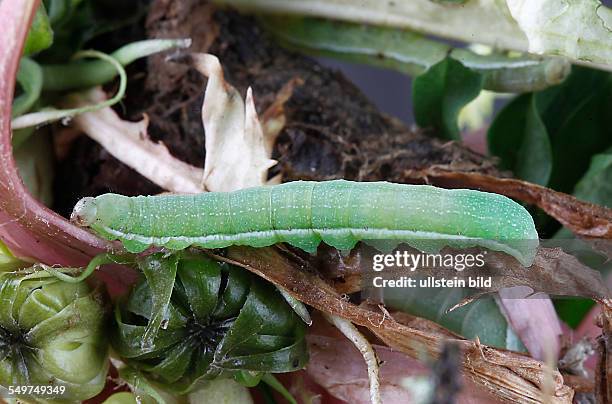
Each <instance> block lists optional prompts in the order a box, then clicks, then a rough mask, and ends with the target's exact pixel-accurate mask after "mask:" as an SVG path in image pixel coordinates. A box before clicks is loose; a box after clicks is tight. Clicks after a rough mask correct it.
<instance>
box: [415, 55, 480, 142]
mask: <svg viewBox="0 0 612 404" xmlns="http://www.w3.org/2000/svg"><path fill="white" fill-rule="evenodd" d="M482 84H483V79H482V76H481V75H480V74H478V73H476V72H474V71H472V70H470V69H468V68H466V67H464V66H463V65H462V64H461V63H460V62H458V61H457V60H455V59H452V58H446V59H444V60H443V61H441V62H439V63H437V64H435V65H433V66H432V67H430V68H429V69H428V70H427V71H426V72H425V73H423V74H421V75H420V76H418V77H416V78H415V79H414V81H413V84H412V100H413V104H414V116H415V119H416V122H417V124H418V125H419V126H421V127H423V128H427V127H430V128H433V129H434V130H435V134H436V136H438V137H440V138H443V139H452V140H460V139H461V134H460V131H459V125H458V123H457V118H458V116H459V112H460V111H461V109H462V108H463V107H464V106H465V105H466V104H467V103H469V102H470V101H472V100H473V99H474V98H476V97H477V96H478V94H479V93H480V90H481V89H482Z"/></svg>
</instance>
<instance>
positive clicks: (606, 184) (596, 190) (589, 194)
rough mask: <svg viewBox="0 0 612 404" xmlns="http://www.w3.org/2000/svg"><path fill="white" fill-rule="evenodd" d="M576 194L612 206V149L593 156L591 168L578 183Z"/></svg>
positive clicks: (590, 200)
mask: <svg viewBox="0 0 612 404" xmlns="http://www.w3.org/2000/svg"><path fill="white" fill-rule="evenodd" d="M574 196H576V197H577V198H580V199H582V200H585V201H589V202H592V203H596V204H598V205H602V206H607V207H609V208H612V149H608V150H607V151H606V152H605V153H602V154H597V155H595V156H593V158H592V160H591V166H590V167H589V170H588V171H587V173H586V174H585V175H584V177H582V179H581V180H580V181H579V182H578V184H576V188H575V189H574Z"/></svg>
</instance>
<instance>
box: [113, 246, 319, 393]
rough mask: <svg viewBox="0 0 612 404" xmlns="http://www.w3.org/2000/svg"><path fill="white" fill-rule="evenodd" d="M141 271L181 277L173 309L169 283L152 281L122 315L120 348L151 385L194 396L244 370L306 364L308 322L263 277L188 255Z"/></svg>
mask: <svg viewBox="0 0 612 404" xmlns="http://www.w3.org/2000/svg"><path fill="white" fill-rule="evenodd" d="M139 266H140V267H141V269H142V270H143V272H144V273H145V275H147V273H149V274H151V275H153V273H154V271H155V269H160V268H164V267H165V269H164V271H163V273H172V272H173V271H175V273H176V279H175V282H174V287H173V290H172V294H171V298H170V301H169V304H168V305H166V306H163V305H162V306H160V305H159V302H160V301H163V300H165V297H164V296H160V295H161V294H162V293H160V292H159V291H160V289H163V288H159V287H158V286H159V283H164V282H165V280H161V279H160V277H159V276H151V275H147V278H148V280H143V281H141V282H140V283H139V284H138V285H137V286H136V287H135V288H134V290H133V291H132V293H131V295H130V296H129V298H128V300H127V302H125V304H122V305H118V306H117V307H116V310H115V317H116V323H117V327H116V330H115V333H114V335H113V338H112V344H113V347H114V349H115V350H116V351H117V352H118V354H119V355H120V356H121V357H122V358H123V359H124V360H125V361H126V362H127V364H128V365H129V366H131V367H133V368H134V369H136V370H138V371H139V372H141V373H142V374H144V375H145V376H146V377H148V378H149V379H150V380H152V381H154V382H156V383H158V384H160V385H162V386H164V387H165V388H167V389H168V390H170V391H172V392H175V393H186V392H188V391H190V390H191V389H192V387H193V386H194V385H195V383H196V382H197V381H198V380H200V379H213V378H215V377H217V376H220V375H225V376H231V375H235V374H237V373H239V372H241V371H252V372H274V373H280V372H291V371H295V370H298V369H300V368H302V367H303V366H304V365H305V363H306V361H307V352H306V342H305V338H304V336H305V326H304V324H303V323H302V322H301V320H300V319H299V317H298V316H297V315H296V314H295V313H294V311H293V310H292V309H291V307H290V306H289V305H288V304H287V303H286V302H285V300H284V299H283V297H282V295H281V294H280V293H279V292H278V291H277V290H276V289H275V288H274V287H273V286H272V285H271V284H269V283H267V282H266V281H264V280H262V279H261V278H258V277H256V276H254V275H252V274H251V273H249V272H247V271H245V270H243V269H241V268H238V267H233V266H229V265H227V264H222V263H218V262H216V261H213V260H211V259H209V258H207V257H203V256H196V255H188V254H185V253H183V254H181V255H180V256H178V259H177V256H176V255H170V256H168V255H164V254H162V253H159V254H153V255H151V256H149V257H147V258H145V259H144V260H141V261H140V262H139ZM173 268H174V269H173ZM160 273H162V271H157V272H155V274H160ZM154 307H157V308H158V309H157V310H155V309H154ZM161 307H163V309H161ZM160 312H161V315H162V316H163V317H164V318H163V319H162V320H161V321H160V320H159V315H160ZM157 321H160V327H159V329H157V330H156V332H155V333H154V336H153V337H152V338H151V343H148V342H145V341H148V339H149V338H148V335H150V329H149V327H148V326H149V325H150V324H153V323H156V322H157Z"/></svg>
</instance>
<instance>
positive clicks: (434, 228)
mask: <svg viewBox="0 0 612 404" xmlns="http://www.w3.org/2000/svg"><path fill="white" fill-rule="evenodd" d="M72 219H73V221H75V222H76V223H77V224H79V225H81V226H88V227H90V228H91V229H92V230H93V231H94V232H96V233H97V234H99V235H100V236H102V237H104V238H106V239H109V240H120V241H121V242H122V243H123V245H124V246H125V248H126V249H127V250H128V251H130V252H134V253H137V252H141V251H144V250H145V249H146V248H148V247H149V246H158V247H165V248H168V249H170V250H181V249H184V248H187V247H189V246H195V247H203V248H221V247H227V246H230V245H247V246H252V247H264V246H269V245H272V244H276V243H281V242H285V243H289V244H291V245H293V246H295V247H298V248H301V249H303V250H305V251H308V252H311V253H312V252H315V251H316V248H317V246H318V245H319V243H320V242H321V241H323V242H324V243H326V244H328V245H330V246H332V247H335V248H337V249H339V250H350V249H351V248H353V247H354V246H355V244H356V243H357V242H358V241H360V240H365V241H367V240H369V241H370V242H372V243H375V244H377V245H379V246H380V245H381V244H385V245H384V247H386V248H390V247H393V246H394V245H397V244H398V243H400V242H405V243H407V244H410V245H412V246H414V247H417V248H420V247H424V248H430V247H432V246H433V247H434V248H438V249H439V248H440V247H443V246H450V247H459V248H463V247H471V246H481V247H486V248H489V249H492V250H497V251H503V252H506V253H508V254H510V255H512V256H514V257H515V258H516V259H517V260H519V262H521V263H522V264H523V265H526V266H528V265H530V264H531V263H532V261H533V258H534V257H535V253H536V250H537V245H538V243H537V239H538V234H537V231H536V229H535V226H534V223H533V219H532V217H531V215H530V214H529V213H528V212H527V210H525V208H523V207H522V206H521V205H519V204H518V203H516V202H514V201H513V200H511V199H509V198H507V197H505V196H502V195H498V194H492V193H487V192H480V191H474V190H467V189H455V190H449V189H442V188H437V187H433V186H428V185H406V184H394V183H388V182H351V181H345V180H334V181H324V182H314V181H296V182H289V183H285V184H281V185H275V186H263V187H255V188H249V189H243V190H239V191H234V192H209V193H202V194H196V195H160V196H137V197H126V196H122V195H116V194H104V195H100V196H98V197H95V198H91V197H88V198H84V199H82V200H80V201H79V202H78V203H77V205H76V206H75V208H74V211H73V213H72Z"/></svg>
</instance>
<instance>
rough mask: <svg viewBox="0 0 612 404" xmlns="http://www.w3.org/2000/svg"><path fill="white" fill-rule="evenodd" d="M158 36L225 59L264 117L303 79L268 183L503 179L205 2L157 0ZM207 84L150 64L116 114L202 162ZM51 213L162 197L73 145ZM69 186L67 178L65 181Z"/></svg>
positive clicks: (150, 22)
mask: <svg viewBox="0 0 612 404" xmlns="http://www.w3.org/2000/svg"><path fill="white" fill-rule="evenodd" d="M147 32H148V36H149V37H152V38H159V37H167V38H178V37H191V38H192V39H193V41H194V43H193V46H192V48H191V51H193V52H209V53H212V54H215V55H217V56H218V57H219V59H220V61H221V63H222V65H223V67H224V71H225V75H226V79H227V81H229V82H230V83H231V84H232V85H234V86H235V87H236V88H237V89H238V90H239V91H240V92H241V93H242V94H245V93H246V89H247V87H248V86H252V87H253V93H254V97H255V101H256V106H257V110H258V112H259V113H262V112H263V111H264V110H265V109H266V107H267V106H269V105H270V104H271V103H272V102H273V100H274V99H275V96H276V94H277V92H278V91H279V90H280V89H281V88H282V87H283V85H285V84H286V83H287V82H289V81H290V80H292V79H293V78H296V77H298V78H301V79H302V80H303V82H304V83H303V84H302V85H301V86H298V87H297V88H296V89H295V90H294V92H293V95H292V97H291V98H290V99H289V101H288V102H287V103H286V105H285V110H286V115H287V125H286V126H285V129H284V130H283V132H282V133H281V135H280V137H279V139H278V141H277V146H276V149H275V153H274V156H273V157H274V158H275V159H277V160H278V161H279V164H278V165H277V166H276V167H275V168H274V169H273V172H272V173H271V174H272V175H274V174H277V173H278V172H280V173H282V174H283V180H285V181H287V180H293V179H316V180H321V179H331V178H346V179H357V180H387V181H394V182H414V179H411V178H410V172H411V171H413V170H420V169H423V168H427V167H431V166H438V165H439V166H445V167H451V168H453V169H457V170H461V171H478V172H482V173H487V174H494V175H497V174H498V172H497V171H496V169H495V167H494V165H493V164H492V162H491V161H490V160H487V159H485V158H484V157H482V156H480V155H477V154H475V153H474V152H472V151H469V150H468V149H466V148H464V147H463V146H461V145H459V144H457V143H454V142H447V143H444V142H441V141H439V140H437V139H435V138H433V137H431V136H428V135H427V134H426V133H424V132H420V131H415V130H410V129H409V128H407V127H406V126H405V125H403V124H402V123H401V122H399V121H398V120H396V119H393V118H390V117H388V116H386V115H384V114H382V113H381V112H380V111H378V110H377V109H376V107H374V105H373V104H372V103H371V102H370V101H369V100H368V99H367V98H366V97H365V96H364V95H363V94H362V93H361V92H360V91H359V89H358V88H356V87H355V86H354V85H353V84H352V83H351V82H349V81H348V80H347V79H345V77H344V76H343V75H342V74H341V73H339V72H337V71H333V70H331V69H328V68H324V67H322V66H321V65H319V64H318V63H317V62H316V61H314V60H312V59H310V58H307V57H303V56H301V55H298V54H295V53H293V52H290V51H287V50H285V49H282V48H280V47H279V46H278V45H276V44H275V43H274V42H273V41H272V40H271V39H270V38H269V37H268V36H267V35H266V33H265V32H264V31H263V30H262V29H261V28H260V27H259V26H258V25H257V23H256V21H255V20H254V19H253V18H252V17H248V16H243V15H240V14H238V13H236V12H234V11H231V10H215V9H214V8H213V7H212V6H211V5H209V4H207V3H206V2H203V1H196V0H188V1H187V0H186V1H180V2H177V1H171V0H157V1H154V2H153V3H152V5H151V9H150V12H149V15H148V19H147ZM205 84H206V79H205V78H203V77H202V76H201V75H200V74H199V73H197V72H195V71H194V70H193V69H191V68H190V67H188V66H186V65H181V64H177V63H173V62H168V61H166V60H165V57H164V56H156V57H152V58H150V59H149V62H148V70H147V73H146V75H145V74H143V73H142V72H140V73H136V74H135V75H132V80H131V85H130V89H129V90H128V93H127V94H128V99H127V100H126V101H125V103H124V110H123V111H120V112H122V113H123V115H124V116H126V117H128V118H130V119H134V120H135V119H139V118H140V117H141V115H142V113H147V114H148V115H149V118H150V120H151V125H150V127H149V135H150V136H151V137H152V138H153V139H155V140H161V141H163V142H164V143H165V144H166V145H167V146H168V148H169V149H170V151H171V152H172V153H173V154H174V155H175V156H177V157H179V158H181V159H183V160H185V161H187V162H189V163H191V164H193V165H197V166H203V164H204V156H205V151H204V130H203V128H202V121H201V112H200V109H201V105H202V100H203V90H204V87H205ZM58 171H59V172H58V178H62V179H64V180H63V181H62V183H58V184H57V186H56V197H57V198H56V206H55V209H56V210H57V211H59V212H60V213H62V214H65V215H67V214H68V213H69V212H70V211H71V209H72V207H73V206H74V203H75V202H76V201H77V200H78V199H79V198H80V197H82V196H84V195H96V194H100V193H103V192H108V191H112V192H117V193H122V194H126V195H135V194H153V193H158V192H160V191H161V190H160V189H159V188H158V187H156V186H155V185H154V184H152V183H151V182H149V181H148V180H146V179H144V178H142V177H141V176H140V175H139V174H137V173H136V172H134V171H133V170H131V169H129V168H128V167H126V166H125V165H123V164H122V163H120V162H119V161H117V160H116V159H114V158H113V157H112V156H110V155H109V154H108V153H106V151H104V150H103V149H101V148H100V147H99V146H97V145H96V144H94V143H93V142H92V141H90V140H89V139H86V138H80V139H78V140H77V141H75V142H74V143H73V145H72V148H71V151H70V153H69V155H68V158H66V159H64V160H63V161H62V162H61V163H60V166H59V170H58ZM66 179H69V180H66Z"/></svg>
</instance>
